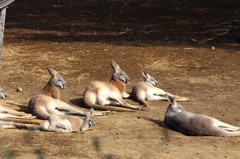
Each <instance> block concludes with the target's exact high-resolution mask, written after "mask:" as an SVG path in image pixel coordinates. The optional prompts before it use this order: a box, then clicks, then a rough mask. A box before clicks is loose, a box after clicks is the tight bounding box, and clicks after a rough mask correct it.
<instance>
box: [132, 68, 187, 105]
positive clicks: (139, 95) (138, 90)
mask: <svg viewBox="0 0 240 159" xmlns="http://www.w3.org/2000/svg"><path fill="white" fill-rule="evenodd" d="M142 75H143V77H144V82H140V83H138V84H136V85H135V86H134V87H133V89H132V96H133V97H134V99H136V100H137V101H138V102H139V103H141V104H143V105H144V106H147V105H148V104H147V101H151V100H167V97H166V96H165V94H167V95H169V96H171V97H173V98H174V99H175V100H177V101H189V99H188V98H185V97H180V96H177V95H173V94H170V93H168V92H166V91H164V90H162V89H160V88H158V87H157V84H158V82H157V80H156V79H155V78H154V77H153V76H151V75H150V74H149V73H147V72H142Z"/></svg>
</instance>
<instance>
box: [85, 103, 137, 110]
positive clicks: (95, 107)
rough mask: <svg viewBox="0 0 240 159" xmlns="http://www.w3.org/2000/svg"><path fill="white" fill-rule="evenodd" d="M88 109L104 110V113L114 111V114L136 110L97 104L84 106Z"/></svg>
mask: <svg viewBox="0 0 240 159" xmlns="http://www.w3.org/2000/svg"><path fill="white" fill-rule="evenodd" d="M85 105H86V106H87V107H89V108H93V109H96V110H106V111H109V110H110V111H116V112H136V111H137V110H133V109H128V108H121V107H116V106H105V105H99V104H91V105H88V104H85Z"/></svg>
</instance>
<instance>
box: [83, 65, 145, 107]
mask: <svg viewBox="0 0 240 159" xmlns="http://www.w3.org/2000/svg"><path fill="white" fill-rule="evenodd" d="M111 66H112V68H113V74H112V78H111V80H110V82H100V81H92V82H90V84H89V85H88V86H87V87H86V89H85V92H84V95H83V100H84V103H85V105H86V106H89V107H91V108H94V109H100V110H111V111H136V110H141V109H142V106H134V105H131V104H128V103H127V102H126V101H124V100H123V98H128V97H129V94H128V93H127V92H126V84H125V83H128V82H129V81H130V78H129V77H128V75H127V74H126V73H125V72H124V71H123V70H122V69H121V68H120V66H119V65H118V64H117V63H116V62H115V61H112V62H111ZM114 106H121V107H114ZM122 107H124V108H122Z"/></svg>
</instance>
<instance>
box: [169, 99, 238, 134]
mask: <svg viewBox="0 0 240 159" xmlns="http://www.w3.org/2000/svg"><path fill="white" fill-rule="evenodd" d="M166 96H167V98H168V101H169V102H170V104H169V106H168V108H167V111H166V114H165V118H164V123H165V124H166V125H167V126H168V127H170V128H172V129H173V130H176V131H179V132H181V133H183V134H185V135H193V136H197V135H199V136H240V127H236V126H233V125H230V124H227V123H224V122H222V121H220V120H218V119H215V118H213V117H210V116H206V115H201V114H193V113H190V112H187V111H185V109H184V108H183V107H182V106H181V105H180V104H179V103H178V102H177V101H176V100H174V99H173V98H172V97H171V96H168V95H166Z"/></svg>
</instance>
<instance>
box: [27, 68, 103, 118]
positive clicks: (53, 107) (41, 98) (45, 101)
mask: <svg viewBox="0 0 240 159" xmlns="http://www.w3.org/2000/svg"><path fill="white" fill-rule="evenodd" d="M48 71H49V73H50V75H51V76H52V77H51V78H50V80H49V81H48V83H47V84H46V86H45V87H44V88H43V90H42V92H41V93H40V94H38V95H36V96H33V97H32V98H31V99H30V101H29V103H28V110H29V111H30V112H31V113H32V114H33V115H35V116H36V117H37V118H40V119H45V120H47V119H49V118H50V116H51V115H53V114H55V115H59V114H62V115H64V114H66V112H65V113H64V112H61V111H59V110H60V109H61V110H67V111H69V112H71V113H78V114H80V115H85V112H84V111H82V110H80V109H78V108H75V107H73V106H71V105H69V104H67V103H65V102H63V101H61V100H60V91H59V88H58V87H60V88H65V87H66V82H65V81H64V79H63V78H62V77H61V76H60V75H59V74H58V72H57V71H55V70H54V69H53V68H49V69H48ZM95 115H105V112H96V114H95Z"/></svg>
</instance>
